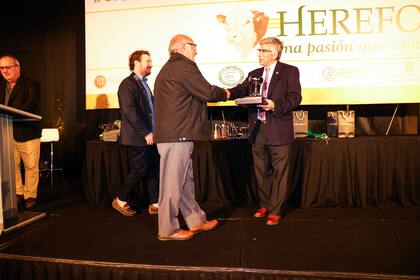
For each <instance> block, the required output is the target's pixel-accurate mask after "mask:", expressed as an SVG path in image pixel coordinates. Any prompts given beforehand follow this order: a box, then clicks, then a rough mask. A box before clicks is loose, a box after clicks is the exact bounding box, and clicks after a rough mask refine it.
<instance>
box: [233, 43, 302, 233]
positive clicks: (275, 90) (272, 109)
mask: <svg viewBox="0 0 420 280" xmlns="http://www.w3.org/2000/svg"><path fill="white" fill-rule="evenodd" d="M282 50H283V43H282V42H281V41H280V40H279V39H277V38H275V37H268V38H265V39H262V40H261V41H260V49H258V59H259V63H260V65H261V66H263V67H262V68H258V69H255V70H253V71H251V72H250V73H249V74H248V77H247V79H246V80H245V81H244V82H243V83H242V84H239V85H238V86H236V87H234V88H232V89H230V92H231V99H235V98H238V97H243V96H246V95H249V93H251V92H252V91H253V85H252V84H251V83H250V82H249V77H252V76H260V77H262V78H263V83H262V85H261V86H260V93H261V95H262V96H263V97H265V98H266V101H267V102H266V104H265V105H259V106H254V107H249V109H248V123H249V132H250V140H251V141H252V154H253V160H254V170H255V176H256V179H257V184H258V196H259V203H260V208H259V209H258V210H257V212H256V213H255V214H254V217H256V218H263V217H265V216H267V214H268V216H267V219H266V224H267V225H276V224H278V223H279V221H280V220H281V218H282V215H283V214H284V213H282V210H283V208H284V206H285V202H286V195H287V191H288V176H289V154H290V149H291V144H292V143H293V142H294V135H293V118H292V110H294V109H295V108H296V107H298V106H299V104H300V102H301V100H302V96H301V86H300V82H299V70H298V69H297V68H296V67H294V66H292V65H288V64H285V63H282V62H280V61H279V59H280V56H281V52H282Z"/></svg>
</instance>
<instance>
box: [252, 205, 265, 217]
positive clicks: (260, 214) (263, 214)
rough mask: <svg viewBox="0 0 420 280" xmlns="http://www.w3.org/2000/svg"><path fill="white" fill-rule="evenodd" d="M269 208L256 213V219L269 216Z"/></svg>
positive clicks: (262, 208)
mask: <svg viewBox="0 0 420 280" xmlns="http://www.w3.org/2000/svg"><path fill="white" fill-rule="evenodd" d="M267 212H268V211H267V208H264V207H261V208H260V209H258V210H257V212H255V214H254V217H255V218H263V217H265V216H266V215H267Z"/></svg>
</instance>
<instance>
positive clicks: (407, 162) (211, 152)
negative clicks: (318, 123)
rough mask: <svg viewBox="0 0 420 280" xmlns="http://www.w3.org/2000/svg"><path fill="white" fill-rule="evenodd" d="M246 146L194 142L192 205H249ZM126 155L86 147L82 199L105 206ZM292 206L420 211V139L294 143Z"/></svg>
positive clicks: (252, 188) (104, 145) (117, 149)
mask: <svg viewBox="0 0 420 280" xmlns="http://www.w3.org/2000/svg"><path fill="white" fill-rule="evenodd" d="M250 150H251V147H250V145H249V143H248V141H247V140H246V139H230V140H214V141H202V142H195V145H194V152H193V169H194V181H195V186H196V199H197V200H198V201H199V202H200V203H209V204H210V203H211V204H234V205H246V204H254V203H255V202H256V201H257V195H256V182H255V176H254V173H253V167H252V156H251V151H250ZM128 171H129V163H128V158H127V149H126V147H124V146H121V145H119V144H117V143H110V142H102V141H87V142H86V160H85V168H84V174H85V180H84V181H85V194H86V197H87V199H88V200H90V201H92V202H95V203H110V201H111V200H112V198H114V197H115V196H116V195H117V193H118V192H119V190H120V189H121V187H122V184H123V182H124V178H125V177H126V175H127V174H128ZM290 186H291V187H290V194H289V195H290V203H291V204H292V205H294V206H298V207H303V208H306V207H330V206H334V207H337V206H339V207H353V206H361V207H370V206H381V205H383V204H385V203H388V202H396V203H398V204H402V205H405V206H419V205H420V137H419V136H387V137H386V136H376V137H356V138H351V139H338V138H331V139H330V140H328V141H325V140H318V139H317V140H315V139H309V138H304V139H297V140H296V142H295V143H294V144H293V148H292V155H291V173H290Z"/></svg>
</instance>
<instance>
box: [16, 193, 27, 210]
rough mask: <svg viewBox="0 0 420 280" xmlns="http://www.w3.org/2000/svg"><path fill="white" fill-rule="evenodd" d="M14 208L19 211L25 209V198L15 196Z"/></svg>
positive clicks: (19, 195)
mask: <svg viewBox="0 0 420 280" xmlns="http://www.w3.org/2000/svg"><path fill="white" fill-rule="evenodd" d="M16 206H17V208H18V209H19V210H20V209H24V208H25V197H24V196H23V195H21V194H17V195H16Z"/></svg>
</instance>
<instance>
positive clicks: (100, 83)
mask: <svg viewBox="0 0 420 280" xmlns="http://www.w3.org/2000/svg"><path fill="white" fill-rule="evenodd" d="M94 83H95V86H96V87H97V88H103V87H104V86H105V84H106V79H105V76H102V75H99V76H96V78H95V81H94Z"/></svg>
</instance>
